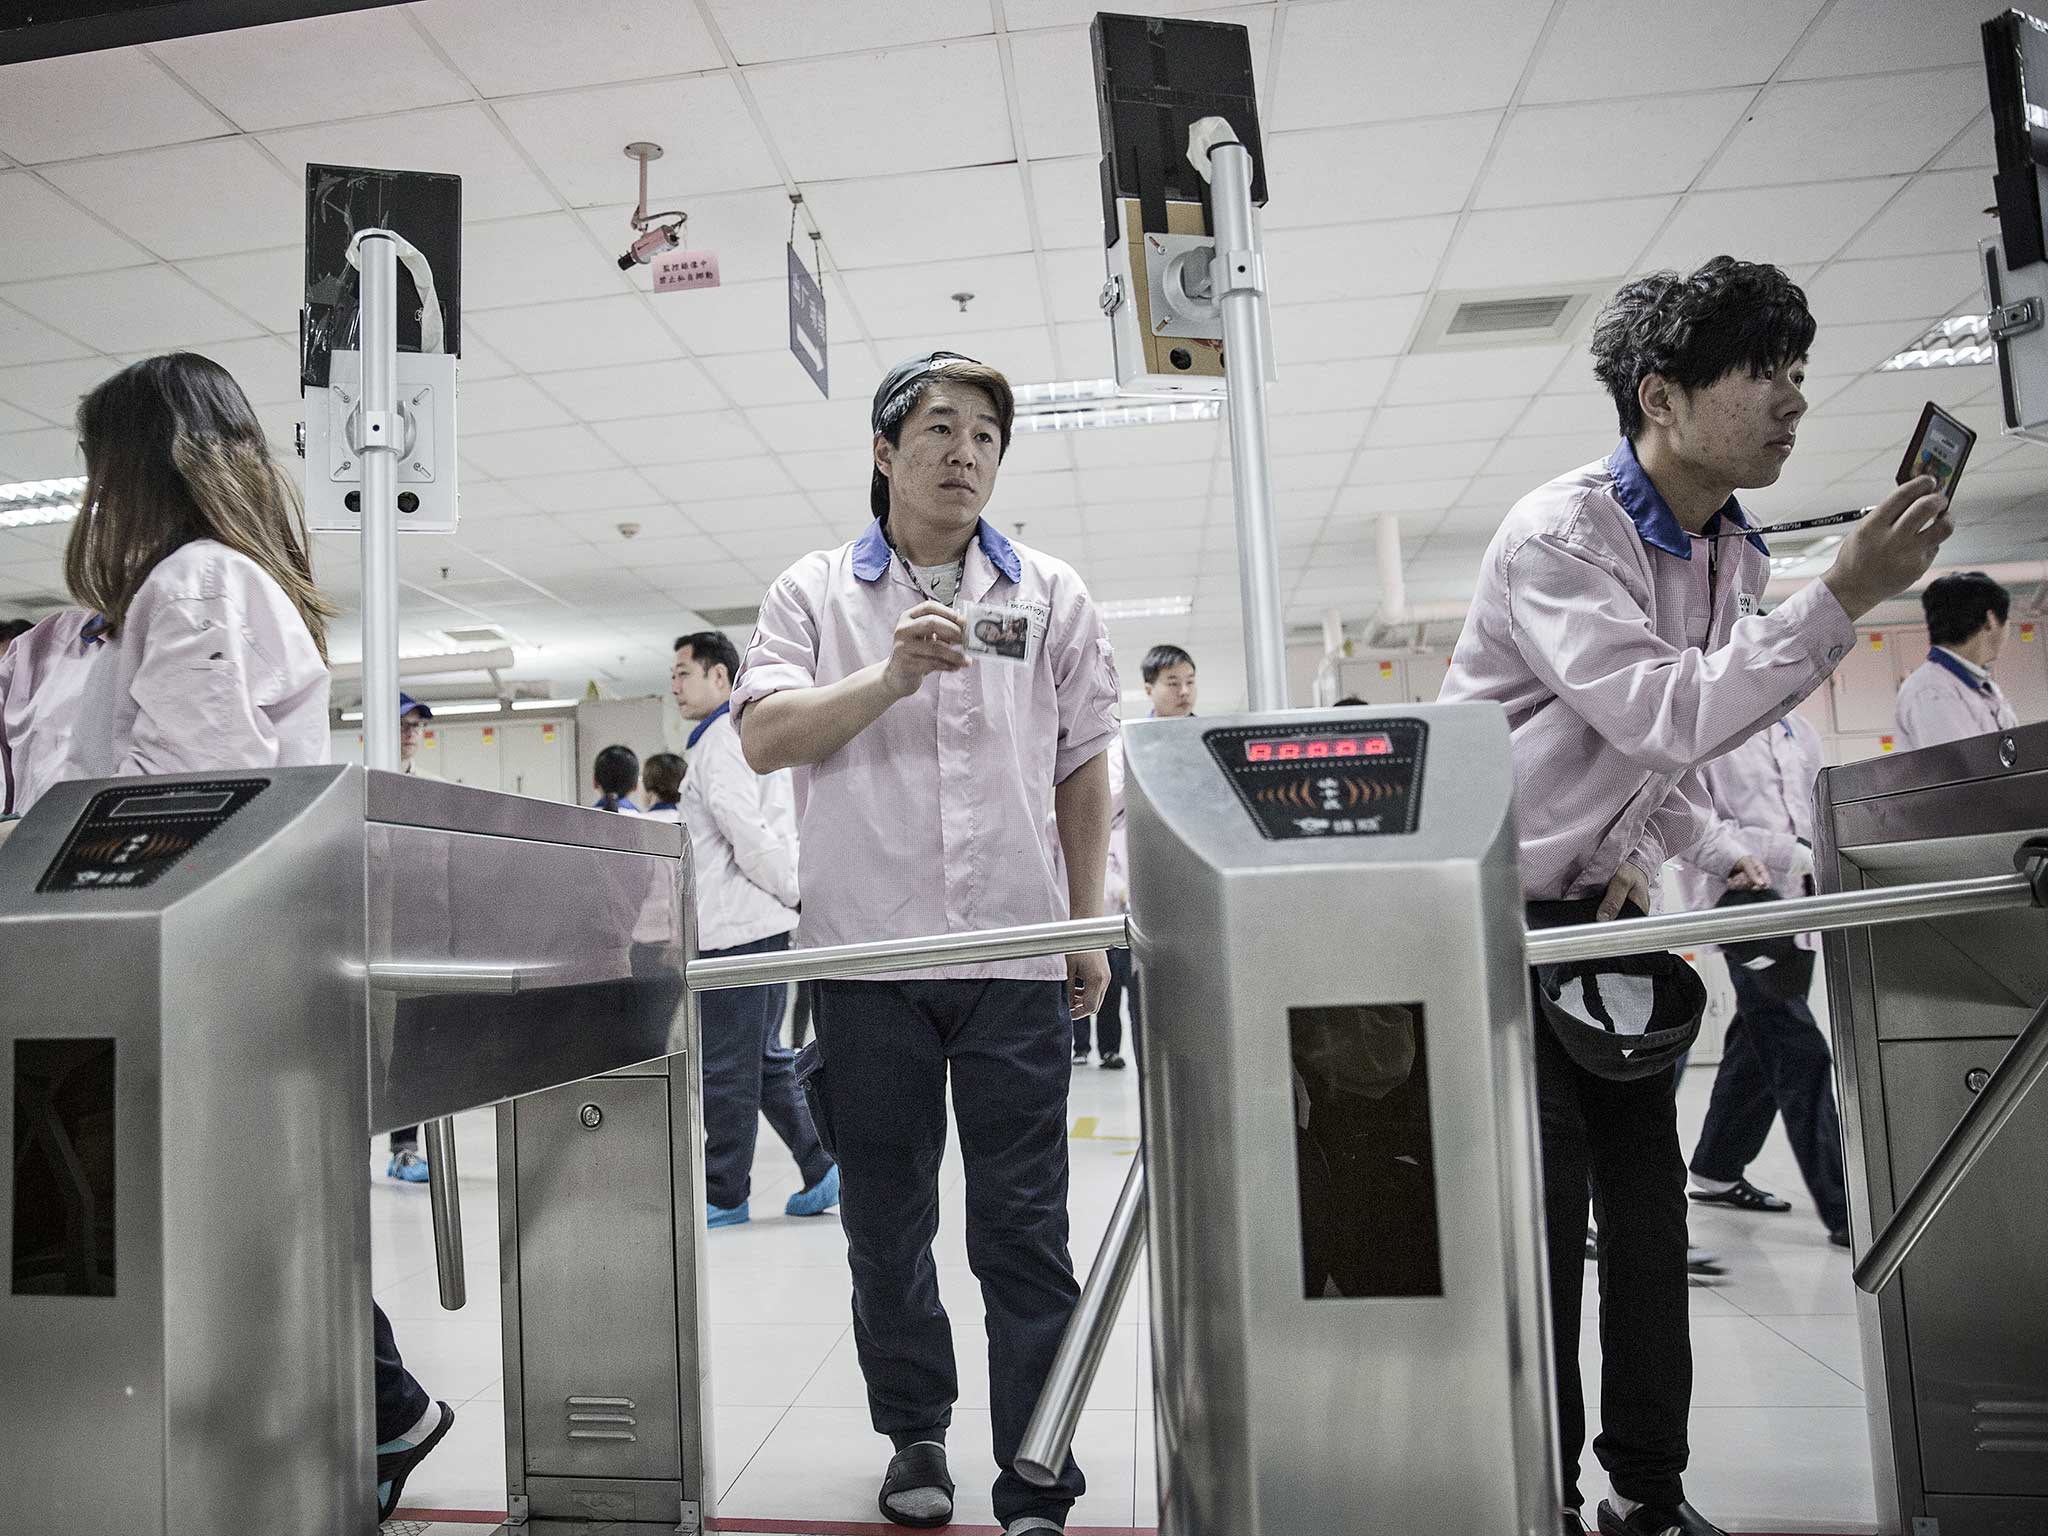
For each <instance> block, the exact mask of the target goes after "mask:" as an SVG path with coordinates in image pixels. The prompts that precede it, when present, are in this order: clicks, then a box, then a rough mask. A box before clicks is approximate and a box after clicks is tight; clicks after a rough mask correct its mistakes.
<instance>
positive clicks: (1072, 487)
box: [833, 442, 1081, 517]
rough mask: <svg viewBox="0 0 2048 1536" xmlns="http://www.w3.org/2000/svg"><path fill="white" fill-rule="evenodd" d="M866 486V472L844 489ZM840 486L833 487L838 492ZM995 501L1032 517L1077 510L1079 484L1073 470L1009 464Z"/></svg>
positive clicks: (1006, 509) (999, 478)
mask: <svg viewBox="0 0 2048 1536" xmlns="http://www.w3.org/2000/svg"><path fill="white" fill-rule="evenodd" d="M860 446H861V449H862V454H861V457H862V460H863V462H869V461H870V458H869V452H868V449H869V445H868V444H867V443H865V442H864V443H862V444H861V445H860ZM855 483H858V484H861V485H865V484H866V483H867V476H866V473H865V471H863V472H862V473H861V475H860V477H859V479H858V482H856V481H854V480H852V479H848V480H846V481H842V482H841V486H845V485H852V484H855ZM839 488H840V487H833V489H835V490H837V489H839ZM995 499H996V500H997V501H999V502H1000V503H1001V505H1002V508H1003V511H1004V512H1005V513H1006V514H1015V513H1018V512H1027V513H1030V514H1031V515H1032V516H1033V517H1040V516H1041V514H1045V513H1049V512H1053V511H1060V510H1066V509H1070V508H1074V507H1078V506H1079V505H1080V503H1081V488H1080V482H1079V480H1078V479H1077V477H1076V476H1075V474H1074V472H1073V471H1072V470H1054V471H1051V472H1050V473H1047V474H1029V473H1021V474H1020V473H1016V472H1014V471H1012V470H1011V469H1010V468H1009V466H1008V465H1007V464H1006V465H1005V466H1004V468H1003V470H1002V472H1001V474H999V475H998V476H997V478H996V491H995Z"/></svg>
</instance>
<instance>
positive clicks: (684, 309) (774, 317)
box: [654, 277, 849, 357]
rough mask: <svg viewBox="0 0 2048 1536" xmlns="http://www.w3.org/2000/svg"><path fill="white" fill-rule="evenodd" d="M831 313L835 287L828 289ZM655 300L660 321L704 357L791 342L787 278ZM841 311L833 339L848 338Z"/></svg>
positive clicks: (832, 330) (832, 327) (832, 331)
mask: <svg viewBox="0 0 2048 1536" xmlns="http://www.w3.org/2000/svg"><path fill="white" fill-rule="evenodd" d="M825 297H826V310H827V314H828V317H829V315H830V312H831V308H832V303H831V301H832V292H831V289H830V287H829V286H828V287H827V289H826V295H825ZM654 303H655V306H656V311H657V313H659V314H660V316H661V319H662V323H663V324H664V325H666V326H667V327H668V328H669V329H670V330H671V331H673V332H675V334H676V335H677V336H679V337H680V338H682V341H683V343H684V345H686V346H687V347H688V348H689V349H690V351H692V352H694V353H696V354H697V355H698V356H700V357H704V356H709V355H712V354H715V353H720V352H759V351H762V350H763V349H765V348H767V347H772V346H775V345H776V344H778V343H780V344H781V345H783V346H787V345H788V344H789V280H788V278H786V277H783V278H777V279H776V280H775V281H773V282H761V283H728V284H726V285H725V286H724V287H722V288H708V289H705V290H704V291H703V292H701V293H664V294H659V295H657V296H656V297H655V299H654ZM843 321H844V317H843V316H842V318H841V321H839V322H830V323H829V324H828V334H829V335H830V336H831V338H832V340H833V341H834V342H835V343H836V342H840V341H843V340H845V339H846V335H845V334H844V332H846V331H847V330H848V329H849V327H847V326H846V325H845V324H844V323H843Z"/></svg>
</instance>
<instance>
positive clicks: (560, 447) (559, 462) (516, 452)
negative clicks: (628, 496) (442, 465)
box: [462, 426, 619, 480]
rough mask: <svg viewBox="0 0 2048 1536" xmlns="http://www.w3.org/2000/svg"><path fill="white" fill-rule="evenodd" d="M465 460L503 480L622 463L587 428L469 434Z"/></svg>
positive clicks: (464, 439)
mask: <svg viewBox="0 0 2048 1536" xmlns="http://www.w3.org/2000/svg"><path fill="white" fill-rule="evenodd" d="M462 458H463V460H464V462H465V463H469V464H473V465H475V466H476V467H477V468H478V469H480V470H482V471H483V472H484V473H485V474H487V475H494V476H496V477H497V478H498V479H500V480H509V479H513V478H516V477H517V476H520V475H545V474H551V473H555V472H559V471H565V470H578V469H604V468H608V467H610V466H612V465H615V464H617V463H618V462H619V459H618V455H617V454H615V453H613V452H612V450H611V449H610V448H609V447H607V446H606V445H605V444H604V443H603V442H602V441H600V440H599V438H598V436H597V434H596V433H594V432H593V431H591V429H590V428H589V427H586V426H566V427H544V428H540V429H537V430H533V431H526V432H465V433H464V434H463V435H462Z"/></svg>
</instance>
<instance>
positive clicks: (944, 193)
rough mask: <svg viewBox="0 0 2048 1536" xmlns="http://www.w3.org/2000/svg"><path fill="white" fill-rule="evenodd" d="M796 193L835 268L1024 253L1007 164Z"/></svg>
mask: <svg viewBox="0 0 2048 1536" xmlns="http://www.w3.org/2000/svg"><path fill="white" fill-rule="evenodd" d="M803 191H804V202H805V204H806V206H808V207H809V209H810V210H811V213H812V215H813V216H814V217H815V218H816V219H817V222H818V227H819V228H820V229H821V230H823V231H824V234H825V243H826V244H827V245H828V246H830V247H831V250H832V259H833V260H834V261H835V262H837V263H838V265H839V266H840V267H842V268H857V267H887V266H895V265H897V264H899V263H902V262H906V261H937V260H946V259H948V258H951V257H956V256H986V255H993V254H996V253H998V252H1003V251H1028V250H1030V249H1031V221H1030V219H1029V218H1027V217H1026V216H1025V212H1024V184H1023V180H1022V178H1021V177H1020V176H1019V175H1018V171H1017V167H1016V166H1015V165H977V166H970V167H967V168H966V169H963V170H953V171H926V172H922V173H920V174H916V175H911V176H874V177H865V178H863V179H860V180H857V181H829V182H811V183H809V184H807V185H806V186H805V187H804V189H803ZM1098 206H1099V205H1098ZM806 243H808V242H806Z"/></svg>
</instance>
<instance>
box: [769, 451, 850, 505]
mask: <svg viewBox="0 0 2048 1536" xmlns="http://www.w3.org/2000/svg"><path fill="white" fill-rule="evenodd" d="M777 458H779V459H780V460H781V461H782V467H783V468H784V469H786V470H787V471H789V475H790V478H791V479H793V480H794V481H796V483H797V486H798V488H799V489H802V490H806V491H817V492H819V493H821V494H826V493H829V494H830V495H834V496H837V495H840V494H842V493H844V492H845V491H846V489H847V488H848V487H849V486H855V487H858V486H862V485H865V484H867V475H868V466H869V465H870V464H871V463H872V462H873V459H872V457H871V456H870V453H869V448H868V445H867V444H866V443H849V444H847V445H846V446H845V447H843V448H839V449H837V450H834V451H831V452H820V453H783V454H778V455H777Z"/></svg>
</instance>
